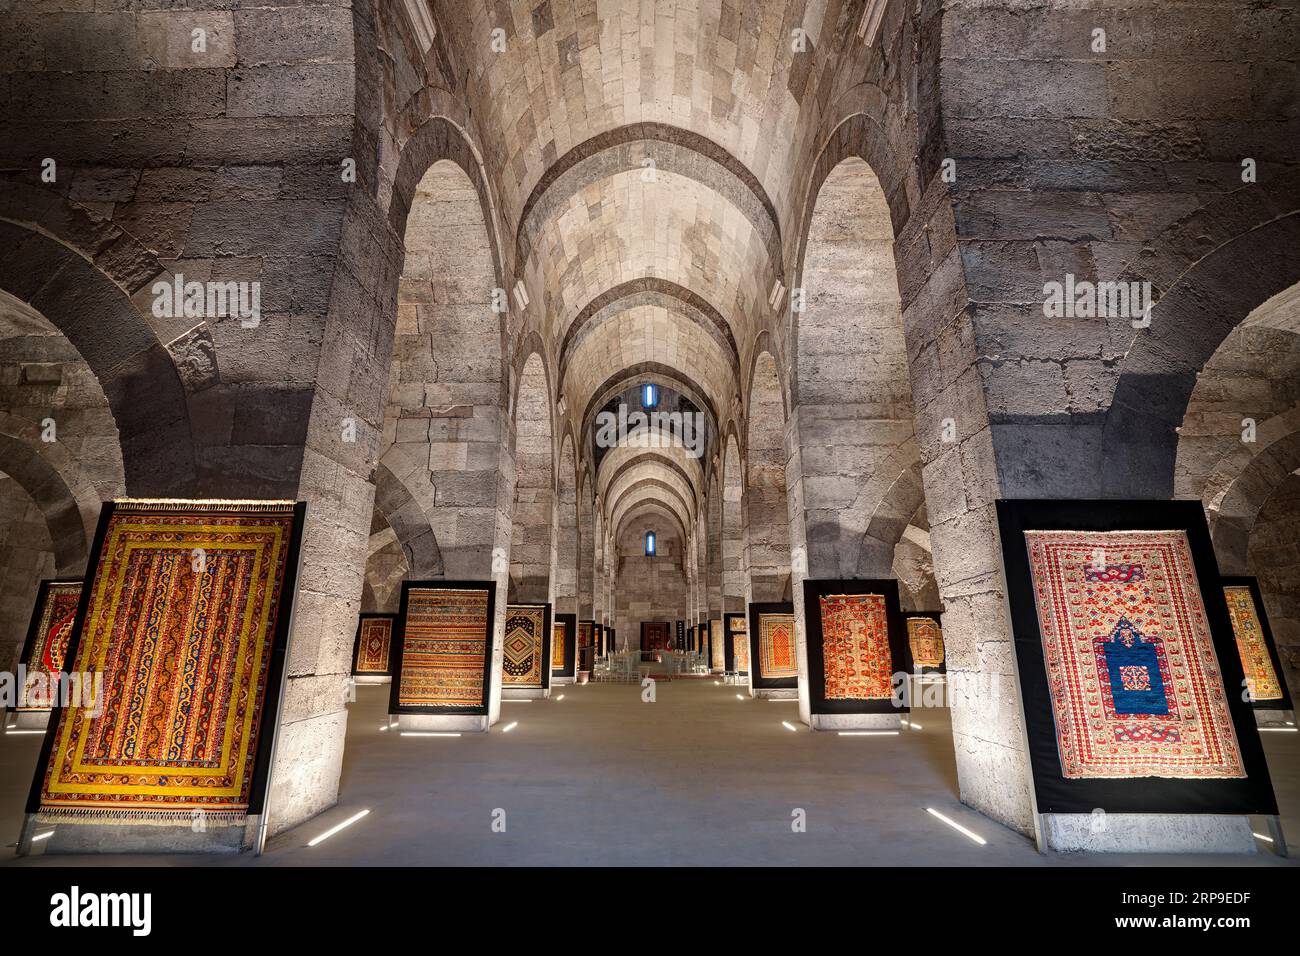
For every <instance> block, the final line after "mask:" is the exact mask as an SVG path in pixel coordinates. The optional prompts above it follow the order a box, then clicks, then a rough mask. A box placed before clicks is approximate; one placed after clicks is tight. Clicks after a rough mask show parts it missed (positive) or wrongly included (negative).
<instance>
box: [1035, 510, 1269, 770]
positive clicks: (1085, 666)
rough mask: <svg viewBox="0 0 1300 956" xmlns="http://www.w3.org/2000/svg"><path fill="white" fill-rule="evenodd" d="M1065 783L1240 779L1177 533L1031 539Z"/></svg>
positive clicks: (1055, 534)
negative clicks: (1118, 779) (1128, 779)
mask: <svg viewBox="0 0 1300 956" xmlns="http://www.w3.org/2000/svg"><path fill="white" fill-rule="evenodd" d="M1025 541H1026V544H1027V545H1028V551H1029V569H1030V575H1031V578H1032V580H1033V586H1034V599H1035V602H1036V604H1037V608H1038V622H1039V626H1040V628H1041V631H1042V638H1043V659H1044V665H1045V667H1046V669H1047V684H1048V690H1049V693H1050V696H1051V700H1052V710H1053V716H1054V718H1055V722H1056V737H1057V750H1058V752H1059V753H1060V757H1061V772H1062V774H1063V775H1064V776H1065V777H1066V778H1070V779H1074V778H1085V777H1086V778H1116V777H1175V778H1194V779H1202V778H1227V777H1244V776H1245V775H1246V771H1245V768H1244V766H1243V764H1242V758H1241V752H1240V750H1239V748H1238V745H1237V735H1236V731H1235V729H1234V728H1233V725H1232V716H1231V714H1230V713H1229V711H1228V705H1227V700H1226V696H1225V691H1224V687H1223V678H1222V675H1221V673H1220V671H1219V662H1218V658H1217V656H1216V655H1215V651H1214V643H1213V640H1212V638H1211V636H1210V627H1209V622H1208V620H1207V619H1206V614H1205V606H1204V604H1203V603H1202V600H1201V591H1200V586H1199V584H1198V583H1197V579H1196V568H1195V566H1194V565H1193V563H1192V555H1191V551H1190V549H1189V547H1188V544H1187V535H1186V534H1185V533H1184V532H1182V531H1026V532H1025Z"/></svg>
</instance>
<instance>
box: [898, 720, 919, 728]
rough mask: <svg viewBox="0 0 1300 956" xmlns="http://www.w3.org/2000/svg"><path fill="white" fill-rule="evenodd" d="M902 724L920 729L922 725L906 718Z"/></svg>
mask: <svg viewBox="0 0 1300 956" xmlns="http://www.w3.org/2000/svg"><path fill="white" fill-rule="evenodd" d="M902 724H903V726H904V727H911V728H912V729H913V730H920V729H921V725H920V724H915V723H913V722H912V721H910V720H904V721H903V722H902Z"/></svg>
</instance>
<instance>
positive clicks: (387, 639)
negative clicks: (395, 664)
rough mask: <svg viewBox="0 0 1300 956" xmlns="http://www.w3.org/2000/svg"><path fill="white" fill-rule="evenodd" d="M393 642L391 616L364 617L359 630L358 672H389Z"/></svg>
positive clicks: (355, 668) (354, 668)
mask: <svg viewBox="0 0 1300 956" xmlns="http://www.w3.org/2000/svg"><path fill="white" fill-rule="evenodd" d="M392 642H393V619H392V618H391V617H363V618H362V619H361V624H360V625H359V627H358V630H357V656H356V661H355V662H354V664H353V671H354V672H355V673H357V674H387V673H388V652H389V649H390V648H391V646H392Z"/></svg>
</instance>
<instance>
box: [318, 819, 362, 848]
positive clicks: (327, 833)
mask: <svg viewBox="0 0 1300 956" xmlns="http://www.w3.org/2000/svg"><path fill="white" fill-rule="evenodd" d="M368 813H370V811H369V810H362V811H361V812H360V813H354V814H352V816H350V817H348V818H347V819H346V820H344V821H343V822H342V823H340V824H339V825H338V826H334V827H330V828H329V829H328V830H326V831H325V832H324V833H322V834H321V835H320V836H318V837H316V838H315V839H313V840H310V841H308V843H307V845H308V846H315V845H316V844H318V843H323V842H325V841H326V840H328V839H329V838H330V837H332V836H333V835H334V834H336V833H338V832H339V831H340V830H342V829H345V828H346V827H350V826H352V824H354V823H356V822H357V821H358V820H360V819H361V818H362V817H364V816H366V815H367V814H368Z"/></svg>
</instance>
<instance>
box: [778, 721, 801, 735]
mask: <svg viewBox="0 0 1300 956" xmlns="http://www.w3.org/2000/svg"><path fill="white" fill-rule="evenodd" d="M781 726H782V727H784V728H785V729H786V730H793V731H794V732H795V733H798V732H799V728H798V727H796V726H795V725H794V724H792V723H790V721H788V720H783V721H781Z"/></svg>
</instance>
